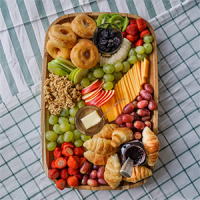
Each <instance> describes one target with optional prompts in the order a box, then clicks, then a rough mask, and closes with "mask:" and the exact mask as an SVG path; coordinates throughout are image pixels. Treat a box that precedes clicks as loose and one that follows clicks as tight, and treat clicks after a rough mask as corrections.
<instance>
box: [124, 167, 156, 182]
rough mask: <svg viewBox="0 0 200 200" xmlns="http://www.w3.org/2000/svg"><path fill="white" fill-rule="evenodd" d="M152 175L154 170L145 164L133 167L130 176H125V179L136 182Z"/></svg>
mask: <svg viewBox="0 0 200 200" xmlns="http://www.w3.org/2000/svg"><path fill="white" fill-rule="evenodd" d="M151 175H152V171H151V170H150V169H148V168H146V167H144V166H137V167H133V171H132V175H131V177H130V178H126V177H123V180H124V181H127V182H132V183H136V182H138V181H141V180H142V179H145V178H147V177H149V176H151Z"/></svg>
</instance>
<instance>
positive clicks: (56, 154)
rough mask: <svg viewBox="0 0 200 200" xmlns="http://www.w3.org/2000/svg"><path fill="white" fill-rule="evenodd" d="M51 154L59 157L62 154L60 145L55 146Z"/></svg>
mask: <svg viewBox="0 0 200 200" xmlns="http://www.w3.org/2000/svg"><path fill="white" fill-rule="evenodd" d="M53 155H54V157H55V158H58V157H61V156H62V149H61V147H56V148H55V149H54V150H53Z"/></svg>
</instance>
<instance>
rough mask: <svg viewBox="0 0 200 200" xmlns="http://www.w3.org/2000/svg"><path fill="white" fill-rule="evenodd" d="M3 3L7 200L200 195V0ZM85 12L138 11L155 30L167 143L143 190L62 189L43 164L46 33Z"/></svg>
mask: <svg viewBox="0 0 200 200" xmlns="http://www.w3.org/2000/svg"><path fill="white" fill-rule="evenodd" d="M11 2H12V3H11ZM80 5H82V6H80ZM0 7H1V12H0V19H1V20H0V21H1V23H0V36H1V37H0V39H1V40H0V62H1V63H0V64H1V65H0V80H1V84H0V88H1V90H0V94H1V97H2V99H1V102H2V103H1V104H0V115H1V119H0V180H1V183H0V199H6V200H7V199H14V200H24V199H48V200H51V199H52V200H54V199H73V200H75V199H87V200H89V199H91V200H93V199H105V200H106V199H120V200H121V199H127V200H128V199H134V200H136V199H145V200H146V199H150V200H152V199H157V200H163V199H171V200H182V199H200V171H199V165H200V153H199V139H200V133H199V132H200V130H199V126H200V125H199V122H200V120H199V119H200V118H199V108H200V105H199V99H200V98H199V84H200V74H199V73H200V67H199V66H200V62H199V61H200V59H199V58H200V36H199V35H200V0H189V1H184V2H182V3H181V2H180V1H178V0H177V1H176V0H175V1H174V0H163V1H152V2H151V1H149V0H140V1H139V0H126V1H124V2H123V3H122V1H121V0H116V1H114V0H108V1H105V0H98V1H93V0H91V1H84V0H82V1H77V0H71V1H69V2H68V1H67V3H66V2H64V1H62V0H52V1H51V0H49V1H48V2H47V1H38V0H35V1H32V0H30V1H21V0H19V1H15V0H14V1H13V0H12V1H9V0H8V1H4V0H0ZM31 9H32V10H31ZM35 10H37V14H36V13H35ZM165 10H166V11H165ZM82 11H87V12H88V11H93V12H95V11H112V12H128V13H133V14H139V15H141V16H142V17H144V18H145V19H147V20H148V21H149V22H150V23H151V25H152V27H153V28H154V31H155V33H156V37H157V38H156V40H157V44H158V45H157V47H158V70H159V95H160V99H159V135H158V137H159V140H160V146H161V148H160V154H159V159H158V161H157V163H156V167H155V171H154V174H153V176H152V178H150V180H149V181H148V182H147V183H145V184H144V185H143V186H141V187H139V188H135V189H130V190H124V191H118V190H116V191H87V190H73V189H65V190H63V191H60V190H57V189H56V187H55V185H54V184H53V183H52V182H51V181H50V180H49V179H48V178H47V177H46V175H45V173H44V172H43V169H42V164H41V139H40V101H41V100H40V97H41V96H40V92H41V89H40V88H41V85H40V76H41V64H42V54H41V53H42V51H43V50H42V49H43V43H44V35H45V31H46V30H47V28H48V26H49V24H50V23H51V22H52V21H53V20H54V19H56V18H57V17H59V16H61V15H63V14H66V13H72V12H82ZM18 14H20V15H21V18H20V20H19V18H18V17H19V16H18ZM34 20H35V21H34ZM30 21H31V23H30ZM19 63H20V64H19Z"/></svg>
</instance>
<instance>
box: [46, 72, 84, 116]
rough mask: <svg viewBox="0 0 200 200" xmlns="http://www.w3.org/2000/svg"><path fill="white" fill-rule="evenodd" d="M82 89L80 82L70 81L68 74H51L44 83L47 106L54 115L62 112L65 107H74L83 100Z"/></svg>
mask: <svg viewBox="0 0 200 200" xmlns="http://www.w3.org/2000/svg"><path fill="white" fill-rule="evenodd" d="M82 89H83V87H82V86H81V85H80V84H77V85H75V84H74V83H73V82H72V81H69V80H68V76H65V77H64V76H58V75H55V74H49V78H47V79H46V80H45V85H44V94H45V97H44V100H45V102H46V108H48V110H49V111H50V113H51V114H54V115H58V114H60V112H61V110H62V109H63V108H65V109H67V108H73V107H74V106H75V103H76V102H78V101H80V100H81V90H82Z"/></svg>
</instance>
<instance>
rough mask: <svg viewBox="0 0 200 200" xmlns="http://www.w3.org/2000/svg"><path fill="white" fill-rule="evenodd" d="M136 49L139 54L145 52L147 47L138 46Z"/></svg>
mask: <svg viewBox="0 0 200 200" xmlns="http://www.w3.org/2000/svg"><path fill="white" fill-rule="evenodd" d="M135 51H136V52H137V54H143V53H144V51H145V48H144V47H143V46H137V47H136V48H135Z"/></svg>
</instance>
